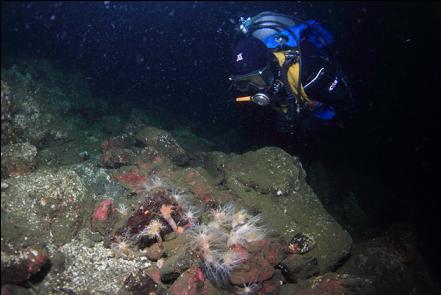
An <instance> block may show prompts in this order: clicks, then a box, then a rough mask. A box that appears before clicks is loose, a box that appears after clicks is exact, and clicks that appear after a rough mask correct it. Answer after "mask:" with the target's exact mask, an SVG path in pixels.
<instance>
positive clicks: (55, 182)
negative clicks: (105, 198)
mask: <svg viewBox="0 0 441 295" xmlns="http://www.w3.org/2000/svg"><path fill="white" fill-rule="evenodd" d="M4 182H5V183H7V185H8V188H7V189H6V190H4V191H2V198H1V208H2V214H1V222H2V239H3V238H4V239H6V240H8V241H14V243H16V244H17V243H18V244H25V245H33V244H51V245H54V246H60V245H63V244H64V243H66V242H68V241H69V240H70V239H71V238H72V237H73V236H74V235H75V233H76V232H78V230H79V229H80V228H81V226H82V225H83V221H84V218H86V217H88V216H90V211H91V209H92V204H91V203H90V198H89V195H88V192H87V189H86V187H85V186H84V184H83V182H82V181H81V179H80V177H79V176H78V175H77V174H76V173H75V172H74V171H72V170H68V169H60V170H58V171H51V170H48V171H43V170H39V171H37V172H34V173H31V174H28V175H26V176H22V177H14V178H9V179H7V180H6V181H4Z"/></svg>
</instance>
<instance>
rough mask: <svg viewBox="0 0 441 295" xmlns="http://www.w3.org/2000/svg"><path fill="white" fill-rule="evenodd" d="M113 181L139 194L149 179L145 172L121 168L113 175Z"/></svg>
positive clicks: (134, 168) (131, 168)
mask: <svg viewBox="0 0 441 295" xmlns="http://www.w3.org/2000/svg"><path fill="white" fill-rule="evenodd" d="M113 179H114V180H115V181H116V182H118V183H119V184H121V185H122V186H124V187H125V188H127V189H129V190H130V191H132V192H139V191H140V188H141V187H142V186H143V184H144V183H145V182H146V181H147V180H148V179H149V177H148V175H147V173H146V171H143V170H141V169H139V168H138V167H135V166H132V167H123V168H121V169H120V170H119V171H117V172H116V173H115V174H114V175H113Z"/></svg>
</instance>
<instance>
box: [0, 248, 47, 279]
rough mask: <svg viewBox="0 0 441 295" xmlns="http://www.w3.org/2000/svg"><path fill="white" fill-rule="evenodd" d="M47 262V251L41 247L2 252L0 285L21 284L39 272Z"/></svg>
mask: <svg viewBox="0 0 441 295" xmlns="http://www.w3.org/2000/svg"><path fill="white" fill-rule="evenodd" d="M47 260H48V253H47V250H46V249H44V248H42V247H38V246H35V247H28V248H24V249H22V250H18V251H4V250H3V249H2V255H1V273H2V275H1V277H2V279H1V284H2V285H4V284H16V283H20V282H23V281H25V280H27V279H29V278H30V277H31V275H33V274H35V273H37V272H39V271H40V269H41V267H42V266H43V265H44V264H45V263H46V261H47Z"/></svg>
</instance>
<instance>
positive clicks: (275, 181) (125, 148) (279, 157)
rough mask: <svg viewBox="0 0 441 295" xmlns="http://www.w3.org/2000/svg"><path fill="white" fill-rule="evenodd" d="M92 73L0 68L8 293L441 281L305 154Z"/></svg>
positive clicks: (378, 289)
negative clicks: (241, 138)
mask: <svg viewBox="0 0 441 295" xmlns="http://www.w3.org/2000/svg"><path fill="white" fill-rule="evenodd" d="M85 83H86V82H85V79H84V77H82V76H81V75H80V74H72V73H69V72H66V71H63V70H60V69H56V68H55V67H53V66H52V65H51V64H50V63H49V62H48V61H45V60H40V61H33V62H22V63H18V64H14V65H12V66H11V67H9V68H7V69H4V70H3V69H2V81H1V120H2V137H1V141H2V152H1V160H2V174H1V190H2V197H1V211H2V214H1V227H2V233H1V266H2V294H15V292H17V293H19V292H21V293H20V294H436V288H435V286H434V285H432V281H431V279H430V277H429V275H428V273H427V270H426V268H425V266H424V262H423V261H422V259H421V257H420V255H419V254H418V251H417V249H416V246H415V237H414V235H412V230H411V229H409V228H407V227H405V226H404V227H403V226H399V225H397V226H394V227H391V228H389V229H388V230H387V231H385V232H383V233H379V234H378V235H377V237H375V238H373V237H369V238H365V239H363V235H357V234H356V230H357V229H360V228H363V229H366V228H367V227H368V225H367V223H366V217H365V215H364V214H363V213H364V212H363V209H361V207H360V206H358V204H357V198H355V197H354V196H353V198H354V202H353V204H354V206H353V207H351V209H352V211H351V212H357V214H354V215H356V216H358V217H359V220H356V217H354V215H348V214H346V215H338V214H337V215H336V216H337V217H338V218H337V219H336V218H334V217H333V216H332V215H331V214H330V213H329V208H330V207H329V206H328V205H329V202H328V201H327V200H328V199H326V196H328V197H331V196H330V195H331V194H332V193H333V190H335V189H336V188H335V187H327V186H326V185H323V186H322V187H321V188H322V189H321V190H318V191H319V193H320V198H319V197H318V196H317V194H316V191H317V189H313V188H312V187H311V186H310V185H309V184H308V181H307V174H306V172H305V169H304V168H303V167H302V163H301V162H300V160H299V159H298V158H297V157H296V156H293V155H290V154H288V153H286V152H285V151H284V150H282V149H280V148H276V147H266V148H261V149H257V150H254V151H248V152H246V153H243V154H234V153H224V152H221V151H216V145H215V144H214V143H212V142H210V141H209V140H207V139H204V138H201V137H198V136H197V135H196V134H193V133H192V131H191V130H192V126H191V125H188V126H184V125H182V124H181V125H174V126H175V127H174V128H166V127H164V126H168V124H167V123H165V122H161V121H160V120H159V119H158V109H155V110H148V109H146V110H142V109H139V108H136V107H133V108H130V109H129V110H128V111H127V113H125V114H118V113H110V110H109V107H108V105H107V103H106V102H105V100H104V99H99V98H95V97H93V95H92V94H91V93H90V92H89V91H88V88H87V84H85ZM164 113H165V112H164ZM159 117H160V116H159ZM164 117H165V116H164ZM315 171H316V172H315V173H316V174H314V173H312V174H311V175H310V176H309V182H310V183H313V184H314V187H317V179H318V178H317V177H316V178H314V177H313V176H314V175H317V173H325V172H323V169H321V168H320V167H319V168H317V169H316V170H315ZM311 177H313V178H312V179H311ZM314 181H316V182H315V183H314ZM339 212H340V211H339ZM344 213H348V210H346V211H344ZM358 213H360V214H358ZM345 216H346V217H347V216H351V221H353V222H351V223H347V224H340V222H344V221H345V220H347V218H346V219H345V218H343V217H345ZM360 220H361V221H360ZM348 224H349V225H353V226H352V227H348ZM351 235H352V236H356V238H357V239H353V238H352V237H351ZM354 241H355V243H354Z"/></svg>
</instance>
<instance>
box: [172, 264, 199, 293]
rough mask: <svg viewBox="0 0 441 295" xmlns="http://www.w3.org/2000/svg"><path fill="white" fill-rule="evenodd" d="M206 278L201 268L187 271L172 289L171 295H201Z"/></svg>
mask: <svg viewBox="0 0 441 295" xmlns="http://www.w3.org/2000/svg"><path fill="white" fill-rule="evenodd" d="M204 284H205V276H204V273H203V272H202V270H201V269H200V268H199V267H191V268H190V269H188V270H187V271H185V272H184V273H183V274H182V275H181V276H180V277H179V278H178V279H177V280H176V281H175V282H174V283H173V285H172V286H171V287H170V289H169V291H168V294H170V295H199V294H202V292H203V290H204Z"/></svg>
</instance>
